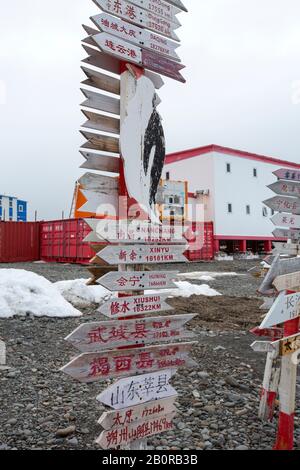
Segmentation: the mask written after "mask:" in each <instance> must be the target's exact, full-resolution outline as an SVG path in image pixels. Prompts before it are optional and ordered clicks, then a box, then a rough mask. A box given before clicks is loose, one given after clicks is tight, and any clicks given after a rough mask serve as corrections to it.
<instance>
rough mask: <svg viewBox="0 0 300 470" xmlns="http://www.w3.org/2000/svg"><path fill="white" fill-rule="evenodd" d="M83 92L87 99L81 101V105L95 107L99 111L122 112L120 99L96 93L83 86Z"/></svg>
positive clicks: (117, 113)
mask: <svg viewBox="0 0 300 470" xmlns="http://www.w3.org/2000/svg"><path fill="white" fill-rule="evenodd" d="M81 91H82V93H83V94H84V96H85V97H86V100H85V101H84V102H83V103H81V106H85V107H86V108H93V109H97V110H99V111H104V112H106V113H111V114H116V115H119V114H120V100H119V99H117V98H113V97H111V96H107V95H102V94H101V93H95V92H94V91H90V90H86V89H84V88H81Z"/></svg>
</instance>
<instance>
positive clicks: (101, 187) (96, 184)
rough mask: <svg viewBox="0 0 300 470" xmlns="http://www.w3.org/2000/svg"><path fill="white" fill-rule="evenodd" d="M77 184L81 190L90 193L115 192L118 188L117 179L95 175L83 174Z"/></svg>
mask: <svg viewBox="0 0 300 470" xmlns="http://www.w3.org/2000/svg"><path fill="white" fill-rule="evenodd" d="M78 183H79V184H80V186H81V187H82V188H83V189H87V190H90V191H114V190H115V191H117V190H118V187H119V180H118V178H112V177H110V176H104V175H97V174H96V173H85V174H84V175H83V176H81V177H80V178H79V180H78Z"/></svg>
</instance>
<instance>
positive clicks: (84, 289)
mask: <svg viewBox="0 0 300 470" xmlns="http://www.w3.org/2000/svg"><path fill="white" fill-rule="evenodd" d="M87 281H88V279H76V280H75V281H60V282H56V283H55V284H54V286H55V287H56V288H57V289H58V291H59V292H60V293H61V295H62V296H63V297H64V298H65V299H66V300H67V301H68V302H70V303H71V304H72V305H74V306H76V307H81V308H84V307H90V306H91V304H101V303H103V302H104V301H107V300H109V299H110V298H111V297H116V295H114V294H113V293H112V292H110V291H109V290H107V289H105V287H102V286H99V285H98V286H87V285H86V283H87Z"/></svg>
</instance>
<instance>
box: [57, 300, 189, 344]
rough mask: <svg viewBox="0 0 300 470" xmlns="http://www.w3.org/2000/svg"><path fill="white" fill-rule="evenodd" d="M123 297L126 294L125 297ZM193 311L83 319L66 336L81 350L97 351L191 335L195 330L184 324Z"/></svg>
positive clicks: (173, 339) (184, 337)
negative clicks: (92, 319) (106, 319)
mask: <svg viewBox="0 0 300 470" xmlns="http://www.w3.org/2000/svg"><path fill="white" fill-rule="evenodd" d="M124 301H126V298H125V297H124ZM194 317H195V315H191V314H190V315H173V316H168V317H165V316H164V317H148V318H143V319H134V320H123V321H122V322H120V321H119V320H118V319H116V320H112V321H103V322H92V323H83V324H81V325H80V326H78V328H76V330H75V331H73V333H71V334H70V335H68V336H67V337H66V338H65V340H66V341H68V342H69V343H71V344H72V345H73V346H74V347H75V348H77V349H79V350H80V351H82V352H99V351H103V350H105V349H107V348H112V349H114V348H119V347H122V346H134V345H136V344H138V345H142V344H153V343H157V342H160V343H165V342H167V341H175V340H176V339H180V340H181V339H184V340H187V339H191V338H194V334H193V333H191V332H189V331H187V330H184V328H183V326H184V325H185V324H186V323H188V322H189V321H191V320H192V319H193V318H194Z"/></svg>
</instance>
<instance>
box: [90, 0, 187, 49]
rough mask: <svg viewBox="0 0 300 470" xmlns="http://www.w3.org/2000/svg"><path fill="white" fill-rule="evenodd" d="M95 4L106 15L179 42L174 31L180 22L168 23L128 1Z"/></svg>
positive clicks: (120, 0)
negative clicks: (108, 14) (109, 14)
mask: <svg viewBox="0 0 300 470" xmlns="http://www.w3.org/2000/svg"><path fill="white" fill-rule="evenodd" d="M94 2H95V3H96V5H98V6H99V7H100V8H101V10H103V11H104V12H105V13H111V14H112V15H114V16H117V17H118V18H121V19H123V20H125V21H126V22H129V23H133V24H136V25H137V26H141V27H143V28H147V29H150V31H154V33H157V34H161V35H162V36H167V37H168V38H171V39H174V40H175V41H179V38H178V36H177V34H176V33H175V32H174V30H175V29H177V28H179V26H180V23H179V21H177V22H176V23H174V22H172V21H168V20H166V19H164V18H161V17H160V16H158V15H155V14H154V13H152V12H149V11H147V10H144V9H143V8H139V7H137V6H136V5H133V4H132V3H129V2H127V1H126V0H118V2H112V1H110V0H94Z"/></svg>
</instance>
